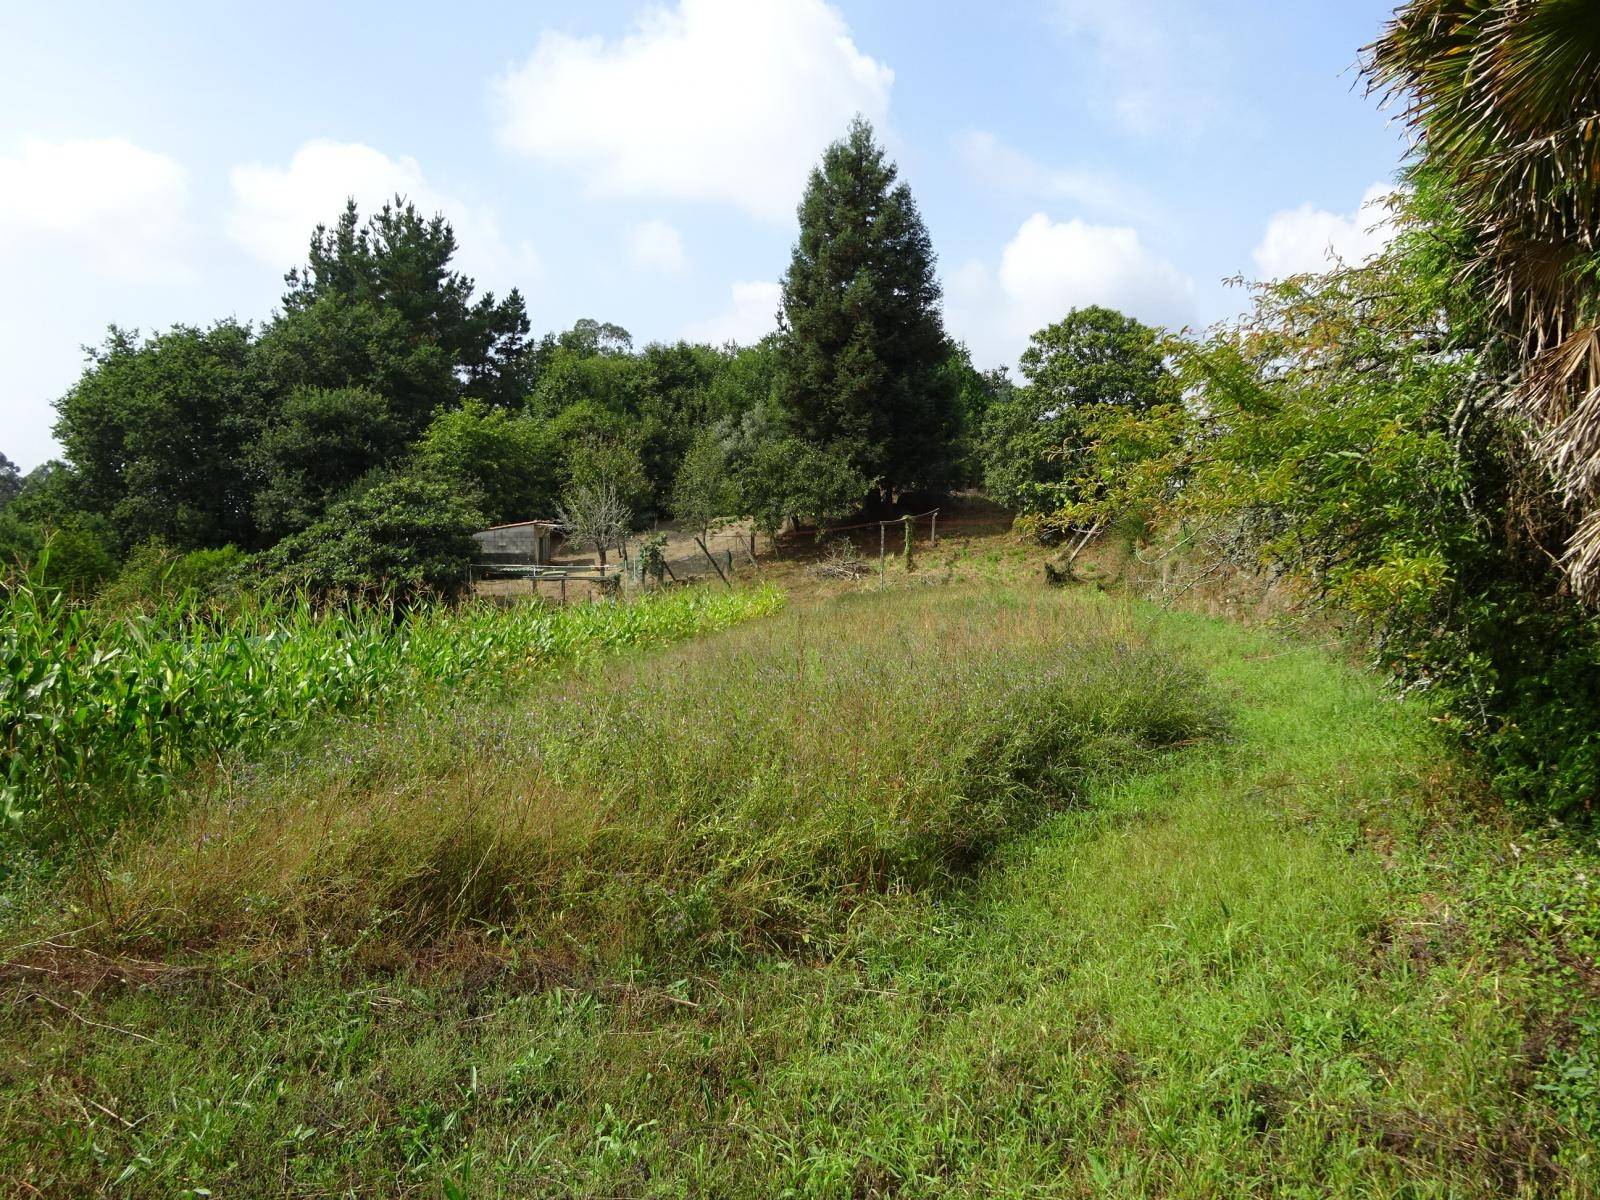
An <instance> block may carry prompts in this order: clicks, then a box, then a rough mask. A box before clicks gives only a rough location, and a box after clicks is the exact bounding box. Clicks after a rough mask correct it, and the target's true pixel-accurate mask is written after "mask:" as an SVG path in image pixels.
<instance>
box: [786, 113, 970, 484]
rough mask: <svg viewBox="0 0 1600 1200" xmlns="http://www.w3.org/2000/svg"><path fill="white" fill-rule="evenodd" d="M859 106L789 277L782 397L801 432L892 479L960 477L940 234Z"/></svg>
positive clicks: (810, 209) (818, 173)
mask: <svg viewBox="0 0 1600 1200" xmlns="http://www.w3.org/2000/svg"><path fill="white" fill-rule="evenodd" d="M897 175H898V171H897V169H896V167H895V165H894V164H893V163H892V162H889V161H887V160H886V158H885V157H884V153H883V150H882V148H881V147H879V146H878V145H877V143H876V141H875V140H874V138H873V131H872V126H871V125H869V124H868V123H867V122H866V121H865V120H863V119H861V118H860V117H857V118H856V119H855V120H854V121H853V122H851V125H850V130H849V133H848V134H847V135H846V136H845V137H844V138H843V140H841V141H838V142H835V143H834V144H833V145H831V146H829V147H828V149H827V151H826V153H824V154H823V156H822V163H821V165H819V166H818V167H817V168H816V169H814V170H813V171H812V172H811V179H810V182H809V184H808V185H807V187H806V193H805V198H804V199H803V200H802V201H801V203H800V210H799V216H800V237H799V240H798V241H797V242H796V243H795V247H794V256H793V258H792V260H791V261H790V264H789V271H788V274H787V275H786V276H785V277H784V281H783V307H782V311H781V313H780V314H779V317H780V334H779V338H780V340H779V361H780V364H781V369H780V376H779V381H778V396H779V399H780V401H781V402H782V405H783V408H784V411H785V413H786V415H787V418H788V420H789V423H790V425H791V426H792V428H793V430H794V432H795V433H796V434H798V435H799V436H800V437H802V438H804V439H805V440H807V441H809V442H812V443H813V444H815V445H818V446H820V447H825V448H827V449H829V450H831V451H832V452H834V453H835V454H839V455H842V456H844V457H845V458H847V459H848V460H849V462H850V463H851V464H852V465H853V466H854V467H855V468H856V469H857V470H859V471H860V472H861V473H862V474H863V475H865V476H866V477H867V478H869V479H876V480H878V483H879V486H880V487H882V488H884V489H886V490H891V491H903V490H907V489H910V488H917V487H938V486H941V485H943V484H945V483H947V482H948V481H949V477H950V472H951V469H952V459H953V453H952V448H953V445H954V441H955V437H956V434H957V432H958V430H957V426H958V424H959V419H958V414H957V406H956V399H955V396H954V394H953V393H954V389H953V388H952V387H951V383H950V379H949V375H948V373H947V372H944V371H942V370H941V367H942V366H943V364H944V363H945V361H946V359H947V358H948V357H949V355H950V353H951V346H950V342H949V339H948V338H947V337H946V336H945V331H944V321H943V319H942V317H941V316H940V313H939V300H940V289H939V282H938V279H937V278H936V277H935V275H934V253H933V245H932V242H931V241H930V240H929V237H928V231H927V229H926V227H925V226H924V225H923V224H922V217H921V216H920V215H919V214H918V212H917V205H916V201H915V200H914V199H913V198H912V196H911V189H910V188H909V187H907V186H906V185H905V184H904V183H897V182H896V178H897Z"/></svg>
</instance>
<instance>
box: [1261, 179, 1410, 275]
mask: <svg viewBox="0 0 1600 1200" xmlns="http://www.w3.org/2000/svg"><path fill="white" fill-rule="evenodd" d="M1394 190H1395V189H1394V186H1393V185H1392V184H1387V183H1375V184H1373V185H1372V186H1371V187H1369V188H1368V189H1367V191H1366V194H1365V195H1364V196H1362V197H1361V203H1360V205H1358V206H1357V208H1356V211H1355V212H1353V213H1350V214H1348V215H1346V214H1341V213H1334V212H1328V211H1327V210H1326V209H1321V208H1313V207H1312V206H1311V205H1310V204H1302V205H1301V206H1300V207H1299V208H1295V209H1290V210H1288V211H1286V212H1280V213H1276V214H1274V216H1273V217H1272V219H1271V220H1270V221H1268V222H1267V231H1266V234H1265V235H1264V236H1263V237H1262V239H1261V244H1260V245H1259V246H1257V247H1256V249H1255V260H1256V270H1257V271H1258V272H1259V273H1260V276H1261V278H1263V279H1283V278H1285V277H1286V276H1289V275H1299V274H1302V273H1305V272H1308V271H1326V270H1327V269H1328V268H1329V267H1331V266H1333V265H1334V264H1335V263H1341V262H1342V263H1348V264H1350V265H1351V266H1359V265H1360V264H1362V263H1364V262H1366V261H1368V260H1369V259H1371V258H1372V257H1373V256H1374V255H1376V254H1378V253H1379V252H1380V251H1382V250H1383V248H1384V247H1385V246H1387V245H1388V244H1389V240H1390V239H1391V238H1393V237H1394V234H1395V228H1394V216H1393V214H1392V213H1391V212H1390V211H1389V208H1388V205H1387V204H1386V203H1385V201H1386V200H1387V198H1388V197H1389V196H1390V195H1392V194H1393V193H1394Z"/></svg>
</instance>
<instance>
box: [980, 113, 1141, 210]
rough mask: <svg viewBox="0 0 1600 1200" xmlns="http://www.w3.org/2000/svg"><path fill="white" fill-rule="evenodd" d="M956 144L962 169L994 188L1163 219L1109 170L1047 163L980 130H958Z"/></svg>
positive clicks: (1021, 194) (1085, 207) (1094, 208)
mask: <svg viewBox="0 0 1600 1200" xmlns="http://www.w3.org/2000/svg"><path fill="white" fill-rule="evenodd" d="M955 145H956V153H957V155H958V156H959V157H960V158H961V160H962V162H963V163H964V164H965V166H966V168H967V170H968V171H969V172H970V173H971V174H972V175H973V176H975V177H976V178H977V179H978V180H979V181H980V182H982V183H984V184H985V185H986V186H988V187H990V188H992V189H994V190H996V191H1001V192H1006V193H1010V194H1012V195H1019V196H1031V197H1034V198H1036V199H1049V200H1066V201H1069V202H1071V203H1073V204H1075V205H1077V206H1079V207H1081V208H1083V209H1085V210H1088V211H1090V212H1096V213H1100V214H1103V215H1113V214H1114V215H1116V216H1118V217H1120V218H1121V219H1123V220H1133V221H1138V222H1140V223H1141V224H1143V223H1147V222H1152V221H1157V220H1161V219H1162V218H1161V217H1160V216H1159V214H1158V212H1157V205H1156V203H1155V202H1154V201H1153V200H1152V199H1151V198H1150V197H1149V196H1148V195H1146V194H1145V193H1144V192H1143V191H1141V190H1140V189H1138V188H1136V187H1134V186H1133V185H1131V184H1129V183H1126V182H1125V181H1123V180H1121V179H1119V178H1117V177H1116V176H1115V175H1113V174H1111V173H1110V172H1107V171H1099V170H1091V169H1069V168H1062V167H1048V166H1045V165H1044V164H1043V163H1041V162H1038V161H1037V160H1035V159H1033V158H1031V157H1029V156H1028V155H1027V154H1024V153H1023V152H1022V151H1021V150H1018V149H1016V148H1015V147H1014V146H1008V145H1007V144H1006V143H1004V142H1002V141H1001V140H1000V139H999V138H997V137H995V135H994V134H992V133H989V132H986V131H984V130H981V129H980V130H969V131H968V132H966V133H963V134H960V135H959V136H958V137H957V138H956V141H955Z"/></svg>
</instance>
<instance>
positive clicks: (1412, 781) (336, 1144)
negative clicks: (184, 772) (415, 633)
mask: <svg viewBox="0 0 1600 1200" xmlns="http://www.w3.org/2000/svg"><path fill="white" fill-rule="evenodd" d="M944 566H945V567H948V568H950V569H949V570H944V574H946V575H951V576H954V577H955V582H952V583H950V584H948V585H946V586H936V587H915V586H911V585H902V586H897V587H892V588H890V589H888V590H887V591H883V592H878V593H870V592H866V591H864V592H861V593H854V592H852V593H850V594H846V595H843V596H837V597H833V598H827V599H813V600H811V601H809V602H807V603H804V604H797V605H791V606H790V608H789V610H788V611H786V612H785V613H783V614H782V615H779V616H775V617H771V618H768V619H766V620H763V621H759V622H756V623H753V624H746V625H744V626H741V627H740V628H738V629H735V630H732V631H730V632H728V633H724V634H719V635H717V636H716V637H714V638H710V639H707V640H702V641H697V642H691V643H685V644H682V645H679V646H677V647H674V648H671V649H668V650H665V651H659V652H656V653H652V654H649V655H646V656H644V657H639V658H633V659H627V660H616V661H614V662H613V664H612V666H611V667H610V668H609V669H608V670H607V671H605V672H604V673H602V674H600V675H598V676H595V675H591V676H590V677H588V678H585V679H574V680H572V681H571V682H570V683H568V684H567V685H566V686H564V687H562V688H559V689H555V690H553V691H552V690H549V689H546V690H544V691H541V692H539V693H533V692H531V691H520V692H519V691H513V692H511V693H509V694H507V695H503V696H500V697H498V698H496V699H495V700H494V701H493V702H487V701H479V702H475V703H472V704H462V705H453V706H449V707H447V708H443V709H440V710H438V711H435V712H431V713H429V712H424V711H422V710H416V711H414V712H412V713H410V714H409V715H407V716H406V717H405V718H404V719H395V720H385V721H383V722H373V723H370V724H366V725H352V726H350V727H349V728H348V729H346V730H345V731H344V732H343V733H342V734H341V735H340V736H338V737H336V738H331V739H328V740H327V742H326V744H325V745H322V746H319V747H316V748H315V749H307V748H304V747H301V748H298V749H296V750H294V751H293V752H286V753H285V754H282V755H279V756H277V757H276V758H270V757H269V758H268V759H266V760H265V761H263V762H261V763H260V764H259V765H258V766H257V767H256V768H254V769H252V770H251V771H249V772H240V773H238V774H236V775H234V776H230V777H229V778H228V779H226V780H220V781H219V780H211V781H209V782H208V783H205V784H204V785H198V784H197V785H196V787H195V789H194V790H193V792H192V794H189V795H187V796H186V797H185V803H184V804H182V805H180V806H178V808H177V809H176V810H175V811H174V813H173V815H172V816H171V817H170V818H169V819H167V820H166V821H164V822H162V823H159V824H157V825H153V826H151V827H150V828H149V829H148V830H147V831H146V833H145V834H144V835H143V836H141V837H140V838H139V839H136V840H132V841H130V844H128V845H127V846H125V847H122V848H121V849H119V850H118V851H117V855H116V857H115V858H114V859H112V860H110V861H108V862H106V863H105V864H104V868H103V872H102V873H100V874H98V875H92V874H86V875H83V876H79V877H75V878H74V879H73V880H72V881H70V882H68V883H67V884H65V885H64V886H62V887H60V888H57V889H56V890H55V891H53V892H52V893H51V895H50V896H49V897H48V898H47V899H46V900H45V901H44V902H42V903H41V904H40V905H38V906H35V907H33V908H31V909H30V910H29V911H28V912H27V913H26V914H24V916H23V918H22V919H20V920H19V921H18V922H17V923H16V924H15V926H14V928H13V930H12V932H11V934H10V935H9V944H10V949H9V950H8V951H7V952H6V954H5V958H6V959H7V960H8V963H9V965H8V966H6V967H5V968H4V969H3V979H4V981H5V986H6V988H7V989H8V992H9V995H8V997H7V999H8V1001H10V1003H8V1005H7V1007H6V1009H5V1013H4V1016H3V1017H0V1047H3V1049H0V1180H3V1181H6V1182H4V1183H0V1188H4V1189H5V1190H6V1191H7V1192H8V1193H9V1194H14V1195H19V1196H20V1195H37V1194H44V1195H81V1194H96V1193H105V1194H113V1195H177V1194H187V1195H194V1194H212V1195H216V1196H252V1195H345V1194H356V1195H396V1194H415V1195H419V1196H440V1195H442V1196H448V1197H459V1196H491V1195H503V1196H547V1195H548V1196H591V1197H635V1196H681V1197H700V1196H727V1197H743V1196H753V1195H762V1196H766V1195H771V1196H839V1197H853V1196H861V1197H867V1196H944V1195H951V1196H1061V1197H1069V1196H1129V1197H1135V1196H1219V1197H1221V1196H1237V1195H1281V1196H1307V1197H1310V1196H1324V1195H1350V1196H1374V1197H1376V1196H1406V1197H1435V1196H1437V1197H1446V1196H1462V1197H1471V1196H1485V1197H1487V1196H1501V1195H1522V1196H1528V1197H1534V1196H1572V1197H1583V1196H1591V1195H1595V1194H1597V1193H1596V1184H1595V1180H1596V1178H1597V1175H1600V1157H1597V1153H1600V1152H1597V1148H1596V1143H1597V1137H1600V1116H1597V1113H1600V1021H1597V1020H1596V1019H1595V1018H1594V1013H1595V997H1596V995H1597V994H1600V972H1597V971H1596V969H1595V965H1594V964H1595V954H1596V951H1597V949H1600V916H1597V913H1600V898H1597V895H1596V886H1595V882H1594V881H1595V879H1596V878H1600V873H1597V865H1596V856H1595V854H1594V852H1593V845H1592V839H1591V842H1590V844H1589V845H1588V846H1587V847H1586V846H1584V845H1582V844H1580V842H1579V841H1578V840H1577V838H1576V837H1575V835H1570V834H1566V833H1564V832H1562V831H1555V830H1530V829H1527V828H1523V827H1521V826H1519V825H1517V824H1516V823H1515V822H1513V821H1511V820H1510V819H1509V818H1507V817H1505V816H1504V815H1503V814H1500V813H1498V812H1497V811H1496V810H1495V809H1494V808H1493V806H1492V805H1490V804H1488V802H1487V801H1485V800H1483V799H1482V798H1481V797H1480V795H1479V792H1478V789H1477V788H1476V786H1475V784H1474V783H1473V781H1472V779H1471V777H1470V774H1469V773H1468V771H1467V770H1466V769H1465V768H1464V767H1462V766H1461V765H1459V764H1457V763H1455V762H1453V761H1451V760H1450V758H1449V757H1448V756H1447V755H1446V754H1445V753H1444V752H1443V751H1442V750H1441V749H1440V748H1439V747H1438V745H1436V743H1435V742H1434V740H1433V739H1432V737H1431V736H1430V732H1429V731H1430V722H1429V720H1428V714H1427V713H1426V711H1425V710H1422V709H1420V708H1417V707H1413V706H1411V705H1408V704H1401V703H1397V702H1396V701H1394V700H1392V699H1390V698H1388V697H1386V696H1385V695H1384V694H1383V693H1382V692H1381V691H1380V689H1379V687H1378V685H1377V684H1376V683H1375V682H1374V681H1373V680H1371V679H1370V678H1368V677H1366V676H1365V675H1363V674H1362V673H1360V672H1358V671H1355V670H1353V669H1351V668H1349V667H1347V666H1345V665H1342V664H1341V663H1339V662H1337V661H1335V660H1333V659H1331V658H1330V657H1329V656H1328V655H1326V654H1324V653H1322V652H1319V651H1316V650H1312V649H1305V648H1299V647H1296V646H1293V645H1291V644H1288V643H1286V642H1283V641H1281V640H1279V639H1276V638H1274V637H1271V636H1269V635H1266V634H1263V633H1258V632H1251V631H1248V630H1246V629H1243V628H1241V627H1239V626H1236V625H1230V624H1225V623H1222V622H1219V621H1214V620H1210V619H1206V618H1202V617H1198V616H1191V615H1184V614H1179V613H1172V612H1167V611H1162V610H1158V609H1155V608H1153V607H1151V606H1148V605H1142V604H1139V603H1135V602H1130V601H1124V600H1120V599H1114V598H1111V597H1108V596H1103V595H1099V594H1096V593H1093V592H1088V591H1074V592H1069V593H1048V592H1045V591H1043V590H1042V589H1036V588H1034V587H1031V586H1028V585H1024V584H1018V583H1012V582H994V581H990V582H983V581H982V578H981V577H984V576H988V577H990V578H991V580H993V579H999V578H1008V577H1009V576H1010V575H1011V574H1014V572H1010V571H1009V570H1008V564H1007V561H1006V559H1005V555H1004V554H1002V553H997V554H996V555H995V556H994V557H992V558H991V557H988V556H985V555H980V556H977V557H971V558H969V559H967V560H964V561H963V563H962V564H958V563H956V562H954V561H952V562H951V563H948V564H944ZM958 567H959V568H960V569H956V568H958ZM942 569H943V568H941V567H940V566H939V564H937V563H935V564H934V566H933V567H932V568H930V573H934V572H937V571H940V570H942ZM961 575H966V576H967V577H968V580H967V581H966V582H962V581H961V579H960V576H961ZM974 577H977V578H974Z"/></svg>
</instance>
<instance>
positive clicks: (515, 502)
mask: <svg viewBox="0 0 1600 1200" xmlns="http://www.w3.org/2000/svg"><path fill="white" fill-rule="evenodd" d="M416 455H417V460H418V463H419V465H420V468H421V470H422V471H423V472H424V473H425V474H427V475H429V476H430V477H434V478H438V479H448V480H455V481H457V482H458V483H459V484H460V486H461V487H462V488H463V489H465V490H466V491H468V492H471V493H473V494H475V495H478V496H481V497H482V501H483V513H484V517H485V518H486V519H487V521H488V523H489V524H491V525H500V524H504V523H506V522H508V521H526V520H534V519H537V518H540V517H548V516H549V515H550V514H552V513H554V512H555V507H556V485H557V463H556V456H555V452H554V450H553V447H552V445H551V438H550V436H549V434H548V432H547V431H546V430H545V429H544V428H543V427H541V426H540V424H539V423H538V422H537V421H535V420H534V419H532V418H530V417H526V416H512V415H511V414H509V413H507V412H505V411H503V410H500V409H492V408H489V407H488V406H487V405H485V404H483V403H481V402H479V401H475V400H469V401H467V403H465V404H464V405H462V406H461V407H460V408H458V409H456V410H455V411H453V412H441V413H439V414H438V415H437V416H436V417H434V419H433V423H432V424H431V425H429V426H428V428H427V430H426V431H425V432H424V433H423V435H422V437H421V439H420V440H419V441H418V442H417V447H416Z"/></svg>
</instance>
